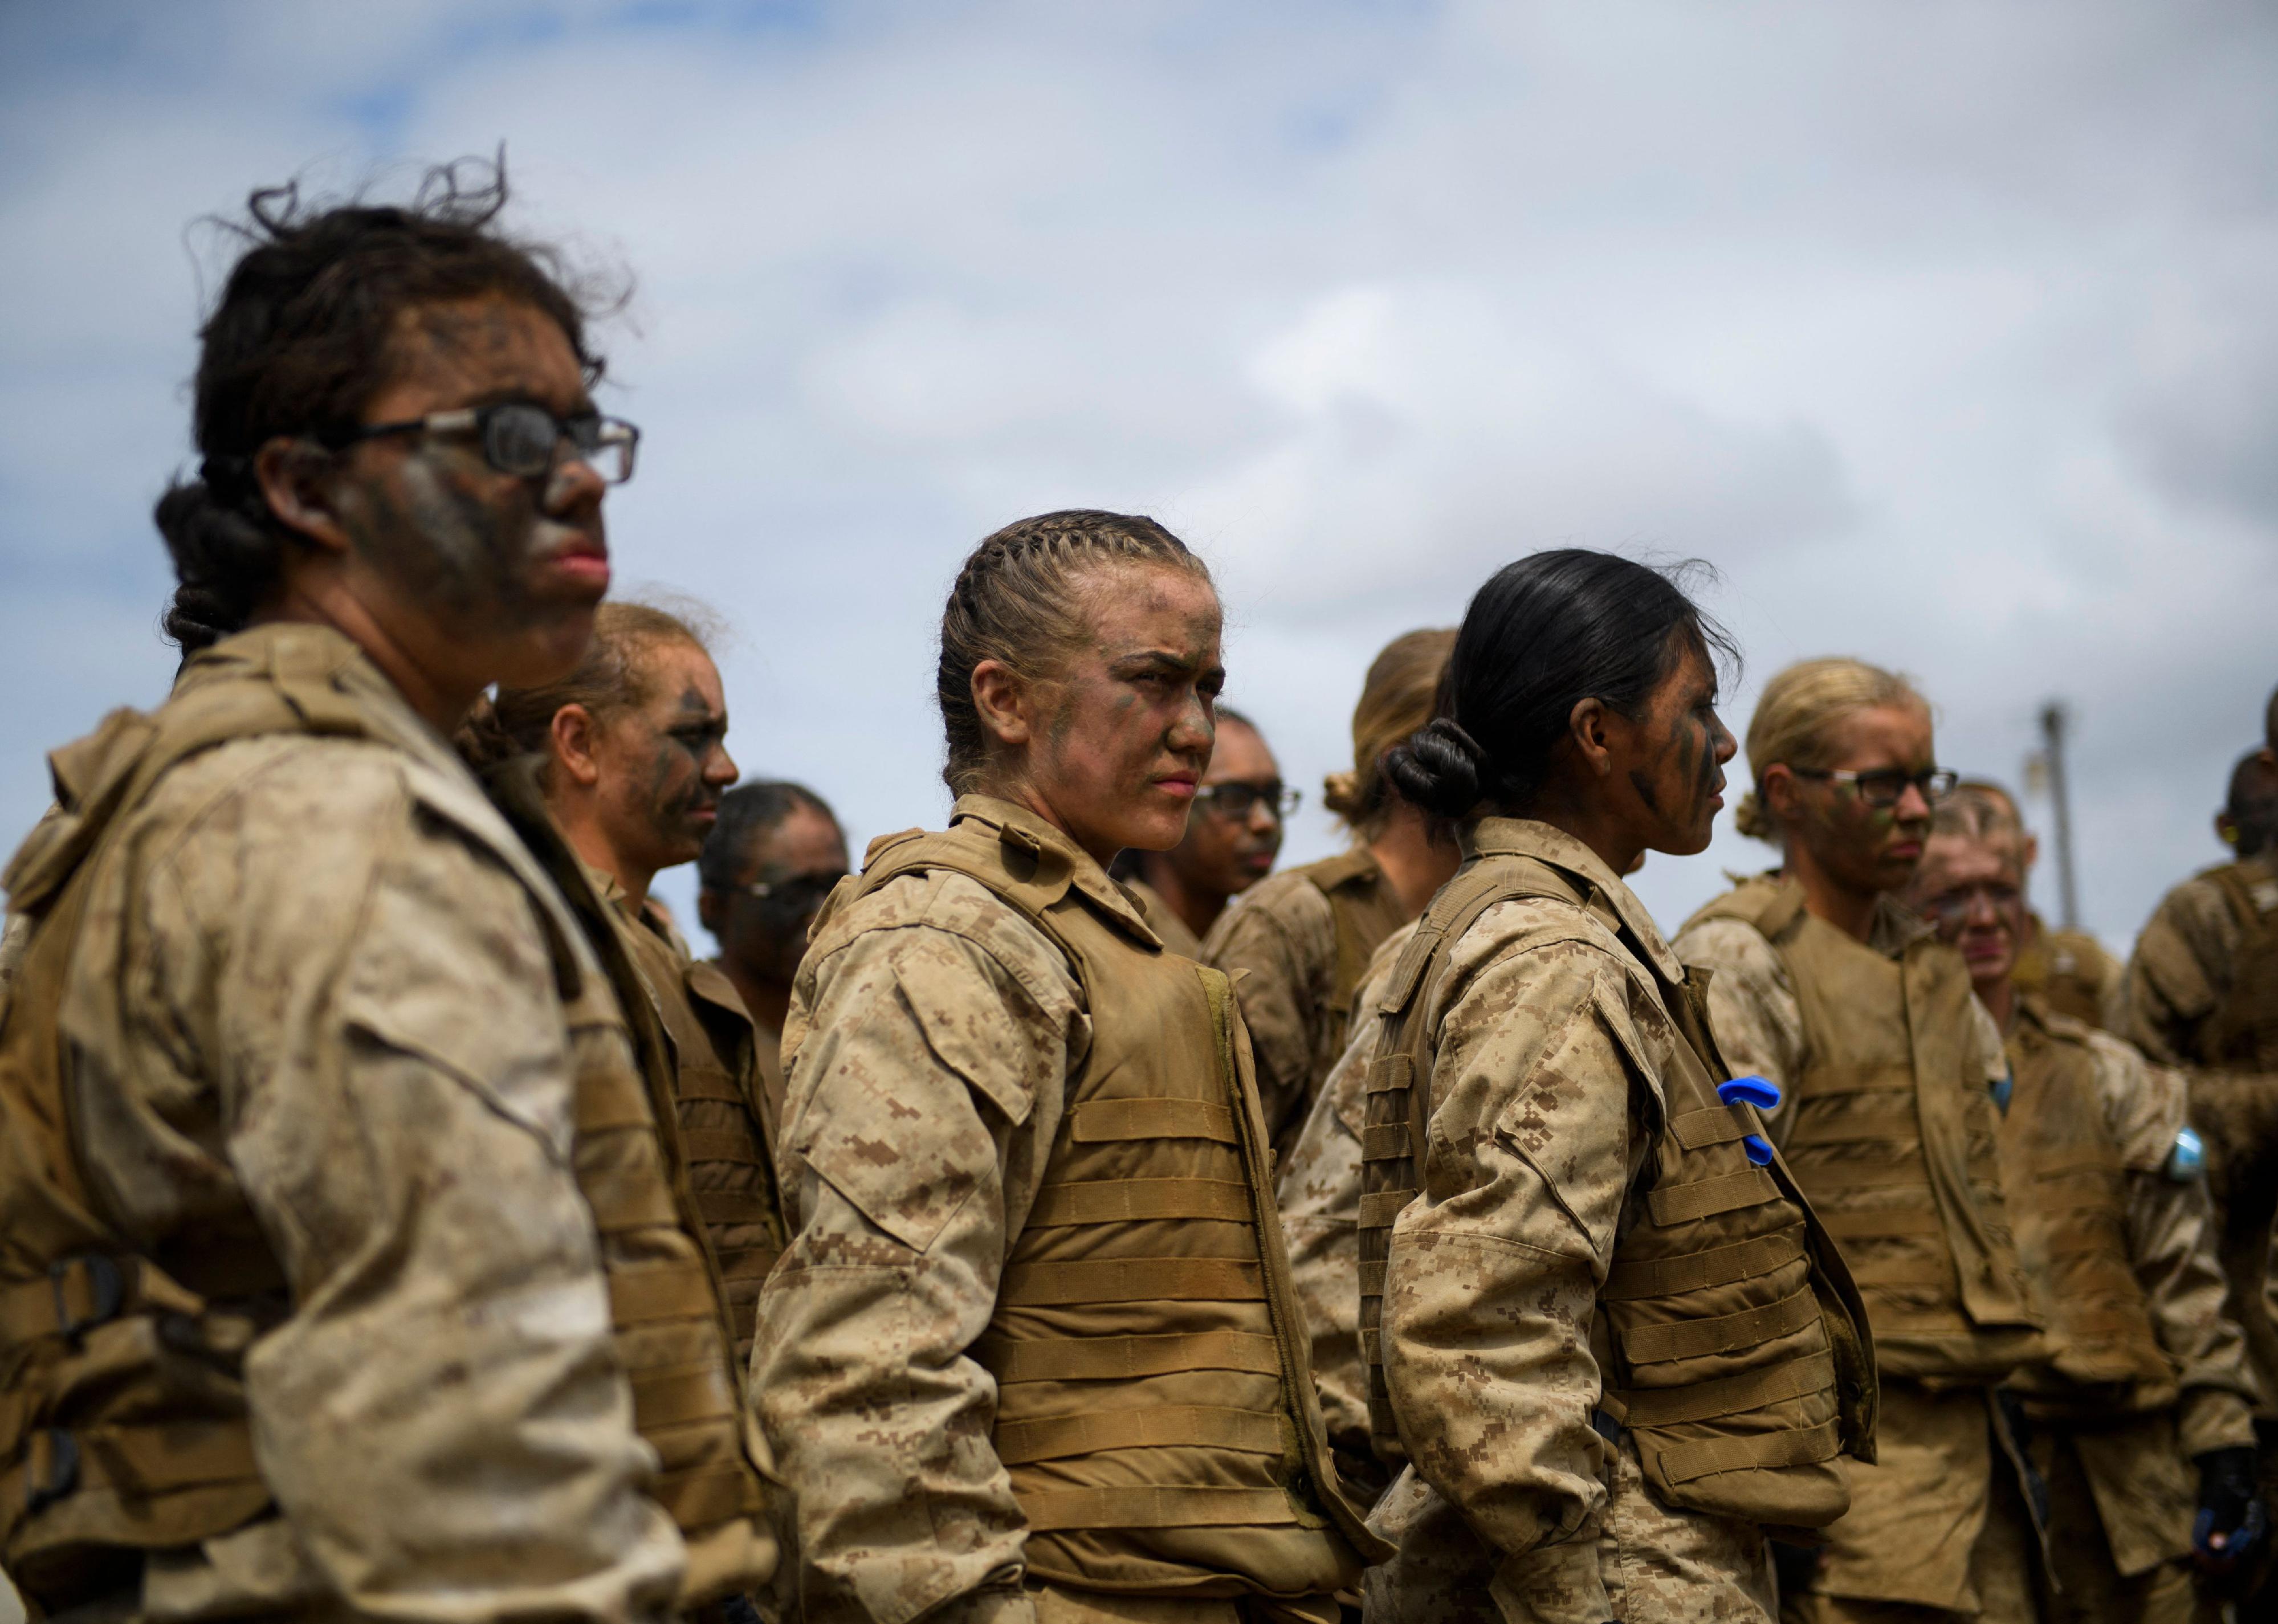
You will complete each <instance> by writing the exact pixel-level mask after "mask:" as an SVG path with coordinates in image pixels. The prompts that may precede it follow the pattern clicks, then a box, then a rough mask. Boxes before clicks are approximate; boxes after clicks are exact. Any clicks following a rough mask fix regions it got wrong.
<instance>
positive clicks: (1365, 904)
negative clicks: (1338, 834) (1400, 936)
mask: <svg viewBox="0 0 2278 1624" xmlns="http://www.w3.org/2000/svg"><path fill="white" fill-rule="evenodd" d="M1298 872H1299V873H1303V875H1304V876H1305V879H1306V881H1308V882H1309V883H1310V884H1311V886H1312V887H1313V888H1314V889H1316V890H1318V891H1319V892H1320V894H1321V895H1322V896H1324V897H1326V899H1327V900H1328V904H1329V917H1330V918H1331V919H1333V920H1334V921H1335V926H1336V944H1337V956H1336V968H1335V970H1334V972H1333V975H1332V980H1331V981H1330V984H1329V1002H1328V1006H1327V1007H1328V1013H1329V1017H1330V1020H1331V1023H1332V1024H1333V1025H1334V1027H1335V1029H1336V1032H1337V1033H1338V1036H1339V1038H1340V1040H1342V1036H1343V1034H1344V1032H1345V1030H1346V1028H1347V1027H1348V1026H1349V1025H1350V1024H1351V1018H1352V1007H1353V998H1354V995H1356V994H1357V993H1358V992H1359V991H1360V983H1361V978H1362V977H1363V976H1365V975H1366V974H1367V973H1368V965H1369V960H1370V959H1372V958H1373V957H1375V956H1376V949H1378V948H1379V947H1380V946H1382V945H1383V942H1384V939H1385V938H1386V937H1387V936H1389V935H1391V934H1392V933H1393V932H1394V931H1396V930H1398V929H1399V928H1400V927H1401V926H1403V925H1405V924H1407V923H1408V917H1407V916H1406V915H1405V914H1403V912H1401V911H1400V898H1399V897H1398V896H1395V895H1394V894H1393V889H1392V887H1391V884H1390V883H1389V882H1388V881H1386V879H1385V877H1384V869H1383V868H1382V866H1381V865H1379V864H1378V862H1377V860H1376V859H1375V858H1373V857H1372V856H1370V855H1369V852H1368V850H1367V848H1365V847H1357V848H1355V849H1354V850H1350V851H1347V852H1343V853H1341V854H1340V855H1338V856H1336V857H1333V858H1323V859H1322V860H1321V861H1319V862H1318V863H1309V864H1307V865H1305V866H1304V867H1303V869H1301V870H1299V871H1298ZM1308 1103H1309V1104H1310V1103H1311V1100H1310V1097H1309V1099H1308Z"/></svg>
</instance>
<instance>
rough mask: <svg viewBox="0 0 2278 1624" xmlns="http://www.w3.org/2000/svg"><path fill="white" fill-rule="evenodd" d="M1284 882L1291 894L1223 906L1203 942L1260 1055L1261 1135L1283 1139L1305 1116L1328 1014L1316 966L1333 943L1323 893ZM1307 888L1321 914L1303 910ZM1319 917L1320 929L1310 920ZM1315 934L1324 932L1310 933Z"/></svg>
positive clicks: (1284, 1143) (1284, 1142)
mask: <svg viewBox="0 0 2278 1624" xmlns="http://www.w3.org/2000/svg"><path fill="white" fill-rule="evenodd" d="M1265 883H1267V884H1272V883H1273V881H1266V882H1265ZM1286 884H1287V885H1288V887H1290V888H1292V889H1291V890H1290V894H1289V895H1287V896H1280V895H1277V896H1272V897H1255V898H1251V899H1248V900H1244V901H1241V902H1237V903H1235V904H1234V905H1233V906H1232V907H1230V908H1228V909H1227V911H1226V912H1225V913H1224V914H1223V915H1221V916H1220V917H1219V921H1218V923H1217V924H1216V925H1215V926H1212V929H1211V934H1210V935H1209V937H1208V939H1206V940H1205V941H1204V943H1203V949H1202V960H1203V963H1204V964H1210V965H1212V966H1214V967H1215V968H1217V969H1219V970H1223V971H1224V972H1226V973H1227V975H1228V976H1229V977H1231V978H1233V980H1234V984H1235V995H1236V996H1237V997H1238V998H1239V999H1240V1000H1241V1001H1242V1024H1243V1025H1246V1026H1248V1027H1249V1028H1250V1049H1251V1052H1252V1053H1253V1054H1254V1055H1255V1056H1256V1057H1257V1097H1258V1102H1259V1103H1260V1104H1261V1105H1262V1106H1264V1108H1265V1131H1266V1136H1267V1137H1268V1138H1269V1139H1270V1140H1272V1141H1273V1144H1274V1145H1275V1146H1277V1147H1288V1145H1289V1144H1290V1143H1291V1142H1292V1140H1294V1139H1295V1138H1296V1134H1297V1132H1298V1131H1299V1129H1300V1126H1301V1125H1302V1124H1303V1119H1304V1112H1305V1109H1306V1106H1307V1103H1308V1102H1307V1100H1306V1098H1305V1095H1306V1091H1307V1089H1308V1087H1309V1086H1311V1082H1312V1079H1313V1064H1314V1056H1315V1054H1316V1043H1317V1040H1318V1039H1319V1036H1320V1033H1321V1026H1322V1023H1323V1022H1324V1021H1325V1020H1326V1018H1327V1014H1326V1010H1323V1009H1322V1007H1321V998H1320V987H1319V985H1317V983H1318V982H1319V966H1320V964H1322V963H1323V962H1325V961H1326V958H1327V957H1328V956H1329V955H1330V954H1331V953H1333V952H1334V939H1333V938H1332V937H1331V936H1330V933H1331V932H1332V931H1333V929H1334V925H1333V923H1332V921H1331V919H1330V915H1329V907H1328V899H1327V898H1326V897H1324V896H1321V894H1320V892H1319V889H1317V888H1315V887H1313V886H1312V885H1311V884H1309V883H1307V882H1306V881H1302V880H1296V881H1288V882H1286ZM1306 896H1311V898H1312V899H1313V900H1314V901H1315V902H1316V903H1319V909H1318V911H1319V915H1320V918H1319V920H1318V921H1315V920H1313V919H1311V918H1310V917H1307V916H1308V915H1309V914H1310V913H1311V910H1307V909H1305V907H1304V901H1305V897H1306ZM1285 915H1290V916H1294V917H1288V918H1285V917H1284V916H1285ZM1316 923H1318V925H1319V931H1318V932H1317V931H1314V930H1311V929H1309V928H1307V927H1308V926H1312V925H1314V924H1316ZM1316 935H1319V936H1320V937H1321V938H1322V940H1320V941H1315V940H1314V939H1313V938H1314V937H1315V936H1316ZM1308 949H1311V951H1308ZM1242 972H1248V973H1247V974H1244V973H1242Z"/></svg>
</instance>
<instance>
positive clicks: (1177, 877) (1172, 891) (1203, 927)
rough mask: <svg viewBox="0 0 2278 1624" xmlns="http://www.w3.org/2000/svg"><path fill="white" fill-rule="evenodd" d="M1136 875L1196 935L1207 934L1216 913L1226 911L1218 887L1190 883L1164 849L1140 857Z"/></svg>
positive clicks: (1224, 901)
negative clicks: (1207, 887)
mask: <svg viewBox="0 0 2278 1624" xmlns="http://www.w3.org/2000/svg"><path fill="white" fill-rule="evenodd" d="M1139 877H1140V878H1141V879H1142V880H1144V881H1146V882H1147V883H1148V885H1149V886H1150V888H1153V890H1154V892H1155V895H1157V896H1159V897H1161V898H1162V899H1163V901H1164V903H1166V904H1167V905H1168V906H1169V908H1170V910H1171V911H1172V912H1173V913H1175V914H1177V915H1178V916H1179V919H1180V921H1181V923H1182V924H1184V925H1185V926H1186V927H1187V928H1188V929H1189V930H1190V931H1192V932H1194V933H1195V934H1196V935H1197V936H1207V935H1209V934H1210V928H1211V926H1213V925H1215V924H1217V923H1218V916H1219V914H1221V913H1224V912H1225V911H1226V896H1225V895H1224V894H1223V893H1221V892H1218V891H1204V890H1200V889H1198V888H1196V887H1194V886H1191V885H1189V884H1188V883H1187V881H1186V879H1185V878H1184V876H1182V875H1181V873H1179V871H1178V870H1177V869H1175V868H1173V866H1172V865H1171V855H1170V853H1169V852H1167V851H1150V852H1148V853H1147V854H1146V855H1145V856H1143V857H1142V858H1140V859H1139Z"/></svg>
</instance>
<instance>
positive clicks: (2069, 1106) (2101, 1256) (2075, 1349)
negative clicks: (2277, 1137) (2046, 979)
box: [2000, 997, 2177, 1421]
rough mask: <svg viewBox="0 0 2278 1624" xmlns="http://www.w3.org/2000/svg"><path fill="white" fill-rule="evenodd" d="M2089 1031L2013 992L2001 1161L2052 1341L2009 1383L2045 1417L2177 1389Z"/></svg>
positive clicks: (2140, 1401) (2126, 1404) (2167, 1398)
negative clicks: (2044, 1299) (2140, 1263)
mask: <svg viewBox="0 0 2278 1624" xmlns="http://www.w3.org/2000/svg"><path fill="white" fill-rule="evenodd" d="M2089 1032H2090V1028H2089V1026H2088V1025H2086V1024H2085V1023H2083V1022H2081V1021H2077V1020H2074V1019H2072V1018H2069V1017H2068V1016H2063V1015H2058V1014H2055V1013H2053V1012H2052V1011H2051V1010H2048V1009H2047V1008H2046V1007H2045V1006H2044V1005H2043V1004H2041V1003H2039V1002H2038V1001H2037V1000H2036V999H2033V998H2030V997H2028V998H2023V999H2021V1000H2020V1001H2019V1004H2018V1011H2017V1025H2016V1028H2015V1030H2014V1032H2013V1033H2011V1034H2010V1038H2009V1045H2008V1049H2009V1064H2010V1071H2011V1075H2012V1076H2013V1077H2014V1079H2015V1082H2014V1086H2013V1087H2012V1088H2011V1091H2010V1094H2009V1109H2008V1110H2007V1112H2006V1113H2005V1114H2004V1115H2003V1117H2002V1118H2001V1129H2000V1134H2001V1153H2002V1166H2003V1168H2004V1170H2006V1171H2007V1173H2008V1174H2009V1176H2010V1177H2011V1178H2013V1179H2014V1180H2015V1182H2016V1185H2017V1189H2018V1198H2017V1200H2018V1204H2017V1243H2018V1246H2019V1247H2020V1248H2021V1249H2022V1251H2023V1252H2024V1253H2025V1254H2026V1255H2027V1256H2028V1257H2037V1259H2038V1261H2039V1262H2040V1263H2041V1265H2042V1268H2043V1274H2044V1277H2045V1280H2046V1281H2047V1283H2048V1292H2049V1317H2050V1322H2051V1323H2050V1325H2049V1337H2050V1342H2051V1346H2052V1348H2053V1350H2054V1352H2053V1353H2052V1357H2051V1358H2050V1359H2049V1361H2047V1362H2046V1363H2045V1364H2039V1365H2035V1366H2032V1367H2030V1369H2026V1370H2023V1371H2021V1372H2019V1373H2018V1375H2017V1376H2015V1377H2014V1378H2012V1381H2011V1386H2013V1387H2015V1388H2017V1389H2019V1390H2020V1391H2022V1392H2024V1393H2025V1394H2026V1395H2027V1403H2028V1407H2029V1408H2030V1410H2031V1411H2032V1412H2033V1413H2034V1414H2042V1415H2046V1416H2048V1417H2050V1418H2052V1419H2057V1420H2078V1421H2093V1420H2098V1419H2101V1418H2105V1417H2108V1416H2110V1415H2112V1414H2114V1412H2115V1411H2125V1412H2128V1413H2130V1414H2146V1413H2149V1412H2152V1411H2155V1410H2163V1409H2165V1408H2167V1407H2168V1406H2169V1405H2171V1404H2173V1403H2174V1402H2175V1397H2176V1392H2177V1388H2176V1383H2175V1368H2174V1366H2173V1365H2172V1364H2170V1363H2169V1361H2168V1359H2167V1353H2166V1352H2165V1351H2164V1350H2163V1349H2162V1348H2161V1347H2160V1339H2159V1334H2158V1332H2157V1331H2155V1330H2153V1329H2152V1315H2151V1305H2150V1304H2149V1302H2148V1301H2146V1300H2145V1298H2144V1288H2143V1286H2142V1285H2141V1284H2140V1283H2139V1282H2138V1281H2137V1278H2136V1270H2135V1267H2134V1263H2133V1261H2132V1259H2131V1257H2130V1255H2129V1240H2128V1207H2127V1189H2126V1184H2125V1178H2126V1173H2125V1170H2124V1169H2123V1168H2122V1167H2121V1161H2120V1152H2119V1150H2118V1148H2117V1147H2115V1146H2114V1144H2113V1142H2112V1135H2111V1133H2110V1132H2108V1131H2107V1130H2106V1126H2105V1112H2104V1102H2103V1101H2102V1099H2101V1098H2100V1097H2099V1096H2098V1091H2097V1086H2096V1059H2095V1055H2094V1052H2093V1051H2092V1050H2091V1048H2090V1047H2089Z"/></svg>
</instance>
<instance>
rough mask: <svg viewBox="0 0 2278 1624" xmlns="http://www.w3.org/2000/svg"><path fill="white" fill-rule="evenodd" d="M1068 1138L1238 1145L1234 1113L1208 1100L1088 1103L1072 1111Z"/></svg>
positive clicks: (1090, 1142) (1095, 1141) (1099, 1141)
mask: <svg viewBox="0 0 2278 1624" xmlns="http://www.w3.org/2000/svg"><path fill="white" fill-rule="evenodd" d="M1074 1118H1075V1120H1074V1126H1073V1127H1072V1128H1071V1129H1070V1131H1069V1137H1070V1138H1072V1139H1074V1140H1075V1142H1076V1143H1078V1144H1080V1145H1099V1144H1107V1143H1110V1142H1112V1141H1115V1140H1135V1139H1206V1140H1215V1141H1216V1142H1217V1143H1219V1144H1221V1145H1232V1144H1235V1143H1238V1142H1239V1141H1238V1140H1236V1139H1235V1133H1234V1113H1233V1111H1231V1110H1229V1109H1227V1107H1225V1106H1223V1105H1213V1104H1212V1103H1211V1102H1209V1101H1207V1100H1165V1099H1158V1098H1151V1097H1150V1098H1147V1099H1139V1100H1087V1101H1085V1102H1083V1103H1082V1104H1081V1105H1079V1106H1077V1107H1076V1108H1075V1113H1074Z"/></svg>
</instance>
